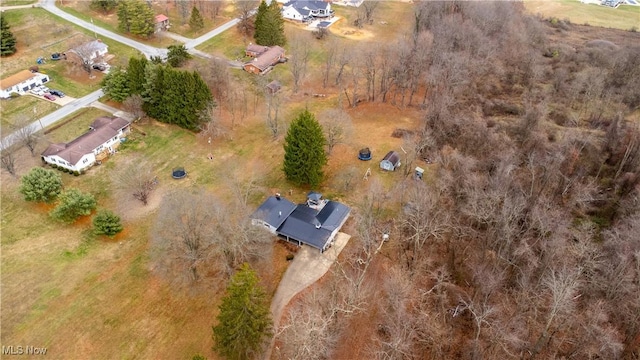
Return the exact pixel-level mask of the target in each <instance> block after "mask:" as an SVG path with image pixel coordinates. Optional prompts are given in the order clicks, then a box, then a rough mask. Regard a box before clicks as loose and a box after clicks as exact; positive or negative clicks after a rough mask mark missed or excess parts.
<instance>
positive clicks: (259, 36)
mask: <svg viewBox="0 0 640 360" xmlns="http://www.w3.org/2000/svg"><path fill="white" fill-rule="evenodd" d="M268 11H269V5H267V2H266V1H265V0H262V1H260V5H259V6H258V11H257V12H256V19H255V21H254V22H253V26H254V28H255V31H254V33H253V39H254V40H255V41H256V44H258V45H263V44H262V41H264V40H266V39H263V38H264V37H265V34H264V22H265V17H266V16H267V12H268Z"/></svg>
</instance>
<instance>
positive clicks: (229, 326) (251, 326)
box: [213, 263, 272, 360]
mask: <svg viewBox="0 0 640 360" xmlns="http://www.w3.org/2000/svg"><path fill="white" fill-rule="evenodd" d="M271 327H272V323H271V315H270V312H269V300H268V299H267V295H266V293H265V291H264V290H263V289H262V288H261V287H260V286H259V285H258V276H257V275H256V273H255V272H254V271H253V270H252V269H251V267H249V265H248V264H246V263H245V264H244V265H242V267H241V268H240V270H238V272H236V274H235V275H233V277H232V278H231V281H230V283H229V285H228V286H227V294H226V295H225V297H224V298H223V299H222V304H220V313H219V314H218V325H216V326H214V327H213V340H214V343H215V345H214V347H213V349H214V350H215V351H216V352H217V353H218V354H220V355H222V356H223V357H225V358H226V359H229V360H245V359H251V358H256V357H257V355H259V352H260V348H261V347H262V345H263V344H264V341H265V340H266V339H268V338H269V337H270V336H271V334H272V333H271Z"/></svg>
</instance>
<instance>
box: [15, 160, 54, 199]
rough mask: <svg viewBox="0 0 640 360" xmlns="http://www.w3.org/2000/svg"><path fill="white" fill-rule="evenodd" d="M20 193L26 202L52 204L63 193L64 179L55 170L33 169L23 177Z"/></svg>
mask: <svg viewBox="0 0 640 360" xmlns="http://www.w3.org/2000/svg"><path fill="white" fill-rule="evenodd" d="M21 182H22V183H21V185H20V193H21V194H22V195H24V199H25V200H26V201H36V202H46V203H50V202H52V201H53V200H55V198H57V197H58V195H60V193H61V192H62V177H61V176H60V174H58V173H56V172H55V171H53V170H48V169H45V168H41V167H36V168H33V169H31V171H29V173H28V174H26V175H25V176H23V177H22V179H21Z"/></svg>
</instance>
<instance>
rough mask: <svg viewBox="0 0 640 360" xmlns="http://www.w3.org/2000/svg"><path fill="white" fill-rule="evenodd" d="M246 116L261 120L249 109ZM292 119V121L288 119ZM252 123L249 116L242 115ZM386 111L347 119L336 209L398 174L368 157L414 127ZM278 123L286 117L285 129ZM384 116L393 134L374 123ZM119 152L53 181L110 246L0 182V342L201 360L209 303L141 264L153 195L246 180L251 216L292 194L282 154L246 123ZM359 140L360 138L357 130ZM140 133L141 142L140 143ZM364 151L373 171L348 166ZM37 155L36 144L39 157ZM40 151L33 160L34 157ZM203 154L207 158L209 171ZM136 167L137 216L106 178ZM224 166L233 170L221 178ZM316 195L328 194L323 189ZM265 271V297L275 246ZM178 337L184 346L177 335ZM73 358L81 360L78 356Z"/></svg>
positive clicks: (28, 161)
mask: <svg viewBox="0 0 640 360" xmlns="http://www.w3.org/2000/svg"><path fill="white" fill-rule="evenodd" d="M334 100H335V99H317V100H316V99H313V98H305V97H300V98H299V101H297V102H296V103H293V104H291V109H299V108H302V107H303V106H304V104H305V103H306V104H308V105H309V107H310V108H312V109H313V110H314V111H320V110H321V109H322V108H325V107H327V106H330V105H332V104H333V101H334ZM258 110H259V111H257V114H260V113H261V112H260V110H261V109H258ZM290 113H291V116H293V114H294V113H295V111H294V110H290ZM250 114H251V112H250ZM410 114H411V112H409V113H407V112H403V113H402V114H400V111H399V110H398V109H396V108H395V107H392V106H388V105H364V106H361V107H359V108H357V109H354V111H352V112H351V115H352V116H353V118H354V124H355V126H356V132H355V134H356V136H355V137H354V138H353V139H351V140H350V141H349V142H348V143H347V144H343V145H338V146H337V147H336V148H335V150H334V153H333V155H332V156H331V158H330V162H329V166H328V169H327V170H328V176H329V177H330V178H331V177H333V176H334V175H335V174H336V172H337V171H338V170H339V169H342V168H345V167H347V166H355V167H356V168H357V169H358V175H357V179H356V180H355V181H356V183H357V184H358V185H357V186H356V190H355V191H353V192H351V193H349V194H343V199H342V200H343V201H345V202H347V203H353V202H356V201H358V200H357V199H358V198H359V197H360V196H362V194H364V193H365V192H366V188H365V186H361V185H366V183H367V182H366V181H364V180H362V175H363V174H364V172H365V171H366V169H367V168H368V167H371V170H372V174H373V175H372V177H371V178H370V180H368V181H373V179H374V178H377V177H380V179H382V180H383V182H385V183H391V182H392V181H393V179H398V178H399V177H400V175H399V174H397V173H395V174H382V173H381V172H380V171H379V170H378V169H377V162H378V160H379V159H378V158H380V157H382V156H383V155H384V152H386V151H387V149H391V148H397V147H398V146H399V144H400V140H399V139H396V138H392V137H391V136H390V134H391V132H392V131H393V129H394V128H395V127H396V126H402V127H411V126H413V125H414V124H415V121H416V119H417V118H418V117H417V114H416V116H415V117H414V116H411V115H410ZM100 115H101V113H100V112H99V111H97V110H93V109H92V110H89V111H88V112H86V113H81V114H76V116H78V118H77V119H76V120H74V122H71V123H69V124H67V125H64V126H62V127H60V128H59V129H56V130H54V131H53V132H51V133H50V134H49V135H48V136H49V138H50V139H51V140H52V141H59V140H63V139H66V140H68V139H69V137H70V136H72V135H73V136H77V135H78V134H79V133H81V132H83V131H84V129H86V125H87V124H88V122H90V120H91V118H92V117H93V116H100ZM291 116H288V117H287V118H290V117H291ZM388 116H392V117H395V118H397V119H398V122H396V123H395V124H390V123H389V122H384V124H383V123H382V121H383V120H385V119H386V118H387V117H388ZM137 128H139V129H140V130H142V132H140V131H134V133H133V134H132V135H131V136H130V137H129V138H128V139H127V142H125V145H124V146H123V147H122V148H121V150H120V151H119V152H118V153H117V154H116V155H115V156H114V157H112V158H110V159H109V160H108V161H107V162H106V163H103V165H101V166H97V167H94V168H92V169H91V170H90V171H89V172H88V173H87V174H86V175H84V176H80V177H73V176H70V175H68V174H63V178H64V182H65V186H66V187H77V188H80V189H82V190H84V191H89V192H91V193H93V194H95V195H96V196H97V198H98V201H99V207H104V208H109V209H112V210H114V211H116V212H117V213H118V214H120V215H121V216H122V217H123V219H124V221H125V223H124V225H125V231H124V233H123V234H122V235H119V236H118V237H117V238H116V239H115V240H109V239H96V238H94V237H93V236H91V235H90V234H88V233H87V231H88V228H89V223H88V219H85V220H81V221H78V222H77V223H76V224H74V225H72V226H61V225H59V224H57V223H55V222H53V220H51V219H50V218H49V217H48V216H47V214H46V212H47V210H48V207H46V206H41V205H34V204H30V203H26V202H24V200H22V198H21V196H20V195H19V194H18V193H17V185H18V181H17V180H16V179H12V178H10V177H9V176H7V174H6V173H4V172H3V173H2V213H3V220H2V221H3V229H4V230H3V234H2V245H3V251H2V264H3V269H2V270H3V277H2V286H3V306H4V308H5V309H11V311H3V312H2V322H3V327H2V342H3V343H29V344H38V345H39V346H46V347H48V348H49V352H48V353H49V354H51V355H52V356H54V357H57V358H73V357H77V356H82V357H83V358H92V359H108V358H112V357H113V355H114V354H117V356H118V357H120V358H134V357H137V358H157V357H158V356H159V355H158V354H162V357H164V358H189V357H190V356H192V355H194V354H195V353H202V354H204V355H206V356H207V357H208V358H210V359H215V358H216V356H215V355H214V354H213V353H212V352H211V350H210V349H211V345H212V343H211V325H212V323H213V321H214V318H215V315H216V313H217V305H218V301H219V297H218V296H211V293H210V292H208V291H201V292H195V293H189V292H187V293H181V292H176V291H173V290H172V289H171V288H170V287H169V286H168V285H167V283H166V282H164V281H163V280H162V279H160V278H158V277H157V276H156V275H155V274H154V272H153V269H152V268H151V265H150V264H149V262H148V257H147V242H148V236H149V229H150V227H151V226H152V223H153V220H154V214H155V207H157V206H158V204H159V200H160V199H161V197H162V194H165V193H167V192H168V191H170V190H171V189H173V188H176V187H184V186H187V187H191V186H204V187H206V188H207V189H209V190H210V191H211V192H213V193H215V194H217V195H218V196H219V197H221V198H223V199H224V198H225V197H226V196H228V193H229V192H228V189H229V187H230V186H231V182H233V181H234V180H233V179H237V180H236V181H246V180H249V179H251V178H253V179H256V180H257V182H258V185H259V191H258V192H257V193H256V194H255V196H253V197H252V202H253V206H256V205H258V204H259V203H260V202H261V201H262V200H264V197H265V196H267V195H270V194H272V193H273V192H274V191H280V192H283V193H287V192H288V191H289V189H292V187H291V185H289V184H288V183H287V182H286V181H285V180H284V176H283V175H282V172H281V171H280V166H281V163H282V155H283V150H282V143H281V141H274V140H272V139H271V136H270V134H269V133H268V131H267V129H266V127H265V125H264V123H263V121H262V119H261V117H260V116H259V115H258V116H251V115H250V116H248V117H247V118H245V119H244V120H242V122H238V123H236V127H235V129H234V131H233V132H232V137H230V138H228V139H214V141H213V142H212V144H208V142H207V141H206V139H204V138H201V137H199V136H197V135H194V134H193V133H190V132H187V131H185V130H182V129H178V128H175V127H173V126H168V125H164V124H160V123H155V122H154V123H144V124H141V125H139V126H137ZM365 129H366V131H365ZM143 132H144V135H143ZM363 145H369V146H371V147H372V149H373V151H374V160H373V161H371V162H366V163H365V162H361V161H359V160H357V157H356V154H357V149H358V148H359V147H361V146H363ZM42 147H44V144H42V145H41V148H42ZM41 150H42V149H39V151H41ZM208 154H212V155H213V160H209V158H208ZM141 158H144V159H146V160H148V161H149V162H151V163H152V164H153V165H154V168H155V169H156V171H157V174H158V177H159V181H160V188H159V189H158V190H156V193H154V194H153V195H152V200H151V202H150V204H149V205H148V207H147V208H145V207H143V206H142V205H140V204H138V203H136V202H132V201H126V200H125V199H117V198H115V197H114V191H113V189H112V184H111V181H110V178H109V173H110V172H111V171H113V170H116V169H118V168H120V167H122V166H125V164H127V163H129V162H131V161H136V159H141ZM39 163H40V160H39V159H38V157H35V158H31V157H30V156H29V155H28V154H22V155H21V162H20V164H21V165H20V166H19V172H20V173H21V174H24V173H25V172H26V171H28V169H29V167H30V166H32V165H38V164H39ZM228 164H234V165H233V166H232V167H231V168H229V167H228ZM176 166H184V167H185V168H186V170H187V171H188V174H189V175H188V177H187V179H185V180H180V181H177V180H173V179H172V178H171V176H170V174H171V169H172V168H174V167H176ZM331 183H332V181H331V180H328V181H327V182H326V186H324V187H322V188H321V189H319V190H320V191H322V192H325V193H326V194H336V195H337V192H336V191H335V190H333V189H332V188H331V186H330V184H331ZM306 191H308V189H295V188H293V194H292V195H291V198H292V199H296V200H300V199H303V198H304V195H305V193H306ZM274 246H275V252H274V261H273V264H274V269H273V270H270V271H265V270H263V271H262V272H261V273H262V276H263V277H266V279H263V280H265V282H266V284H268V289H269V292H270V293H273V292H274V291H275V287H276V286H277V283H278V281H279V278H280V277H281V275H282V273H283V271H284V269H285V267H286V261H285V259H284V258H285V255H286V253H287V251H286V250H285V249H284V248H283V247H281V246H280V245H274ZM185 332H188V334H190V335H189V336H182V335H183V334H185ZM80 354H81V355H80Z"/></svg>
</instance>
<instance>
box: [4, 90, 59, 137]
mask: <svg viewBox="0 0 640 360" xmlns="http://www.w3.org/2000/svg"><path fill="white" fill-rule="evenodd" d="M58 108H59V106H58V105H56V104H55V103H53V102H52V101H49V100H45V99H41V98H37V97H35V96H31V95H24V96H20V97H17V98H13V99H2V100H0V118H1V119H2V120H1V123H0V124H1V126H2V128H1V132H2V136H5V134H8V133H10V132H12V131H13V130H15V126H16V125H17V124H19V123H20V121H21V119H23V118H24V119H25V121H29V122H30V121H33V120H34V119H35V118H36V116H40V117H41V116H43V115H45V114H48V113H50V112H52V111H55V110H57V109H58ZM34 109H35V112H34Z"/></svg>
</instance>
